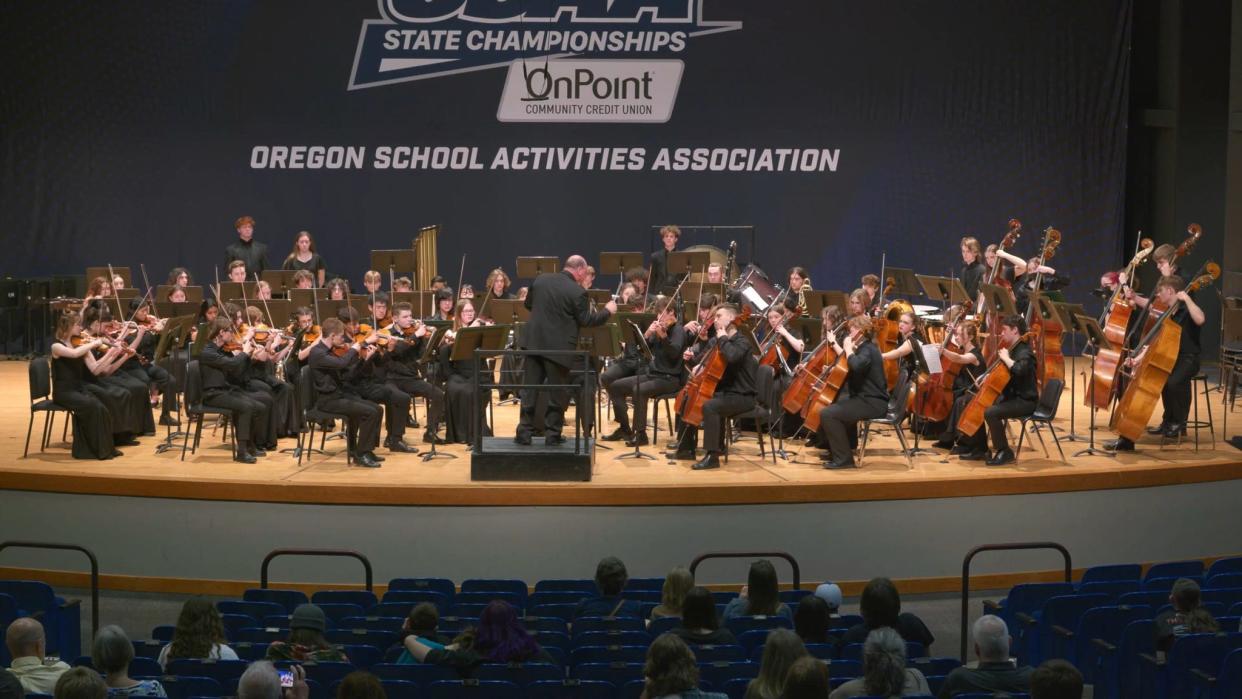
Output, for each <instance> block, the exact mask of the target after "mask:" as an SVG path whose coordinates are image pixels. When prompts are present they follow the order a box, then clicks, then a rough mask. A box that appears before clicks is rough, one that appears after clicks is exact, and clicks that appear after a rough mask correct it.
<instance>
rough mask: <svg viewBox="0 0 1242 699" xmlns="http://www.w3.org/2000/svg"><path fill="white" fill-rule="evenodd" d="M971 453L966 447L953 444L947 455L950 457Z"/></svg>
mask: <svg viewBox="0 0 1242 699" xmlns="http://www.w3.org/2000/svg"><path fill="white" fill-rule="evenodd" d="M971 451H972V449H971V448H970V447H968V446H965V445H962V444H954V445H953V448H952V449H950V450H949V455H950V456H961V455H962V454H969V453H970V452H971Z"/></svg>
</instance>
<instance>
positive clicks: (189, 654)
mask: <svg viewBox="0 0 1242 699" xmlns="http://www.w3.org/2000/svg"><path fill="white" fill-rule="evenodd" d="M224 641H225V638H224V622H223V621H221V620H220V612H218V611H216V607H215V605H214V604H212V603H211V602H208V601H207V600H205V599H203V598H202V597H193V598H191V599H188V600H186V603H185V604H184V605H182V606H181V615H180V616H178V617H177V628H176V629H175V630H173V638H172V643H169V644H168V645H166V646H164V647H163V648H162V649H161V650H160V656H159V663H160V667H163V668H167V667H168V661H169V660H172V659H173V658H192V659H196V660H198V659H202V660H237V652H236V651H234V650H233V649H232V648H230V647H228V645H227V644H225V642H224Z"/></svg>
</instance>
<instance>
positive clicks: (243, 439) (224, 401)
mask: <svg viewBox="0 0 1242 699" xmlns="http://www.w3.org/2000/svg"><path fill="white" fill-rule="evenodd" d="M203 404H204V405H208V406H211V407H213V408H223V409H225V410H232V411H233V429H235V430H237V445H238V446H239V447H244V446H246V444H248V443H249V444H253V445H263V446H271V445H272V444H275V442H274V441H272V442H267V441H265V440H267V439H268V431H269V429H270V422H271V415H272V396H271V394H270V393H265V392H263V391H243V390H241V389H233V390H229V391H213V392H211V393H210V394H207V395H205V396H203Z"/></svg>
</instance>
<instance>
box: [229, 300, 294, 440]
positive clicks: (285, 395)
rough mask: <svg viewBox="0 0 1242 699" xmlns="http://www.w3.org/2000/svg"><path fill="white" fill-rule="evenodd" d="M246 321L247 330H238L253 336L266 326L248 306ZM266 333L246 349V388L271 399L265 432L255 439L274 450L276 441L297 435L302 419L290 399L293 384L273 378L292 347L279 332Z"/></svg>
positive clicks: (259, 313)
mask: <svg viewBox="0 0 1242 699" xmlns="http://www.w3.org/2000/svg"><path fill="white" fill-rule="evenodd" d="M246 318H247V325H246V326H245V327H246V328H247V329H246V330H243V326H241V325H238V330H241V331H242V332H248V333H249V334H250V335H251V336H252V337H253V336H254V334H255V333H256V329H257V328H259V327H260V326H261V325H265V323H264V320H263V311H262V310H260V309H259V308H258V307H256V306H247V307H246ZM267 331H268V336H267V340H266V341H258V340H256V341H255V342H254V345H253V347H252V348H250V349H249V350H248V351H249V353H250V355H251V357H250V360H251V361H250V366H249V367H248V368H247V369H246V378H247V381H246V388H248V389H249V390H250V391H255V392H263V393H266V394H268V395H269V396H271V398H272V404H271V412H270V415H269V419H268V431H267V432H266V433H262V434H259V435H257V436H256V437H257V441H259V442H260V443H261V444H266V445H268V447H269V448H271V449H275V448H276V440H277V439H279V438H281V437H290V436H294V435H296V434H297V433H298V430H299V429H301V425H302V419H301V418H302V416H301V412H300V411H299V410H298V406H297V404H296V402H295V401H294V399H293V398H294V394H295V393H296V391H294V389H293V384H291V383H289V382H288V381H284V380H282V379H280V378H279V377H278V376H277V375H276V366H277V365H279V364H280V363H282V362H284V360H285V357H287V356H288V354H289V350H291V349H292V347H293V345H292V343H287V342H286V340H285V338H283V337H282V336H281V335H280V333H278V332H274V329H273V328H268V329H267Z"/></svg>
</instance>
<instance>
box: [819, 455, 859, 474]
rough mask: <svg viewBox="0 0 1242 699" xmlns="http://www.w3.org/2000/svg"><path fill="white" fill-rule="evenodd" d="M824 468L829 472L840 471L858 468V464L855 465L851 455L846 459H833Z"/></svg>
mask: <svg viewBox="0 0 1242 699" xmlns="http://www.w3.org/2000/svg"><path fill="white" fill-rule="evenodd" d="M824 468H826V469H828V470H829V471H840V470H843V469H847V468H858V464H856V463H854V457H853V456H852V455H851V456H847V457H845V458H844V459H833V460H832V461H829V462H827V463H825V464H824Z"/></svg>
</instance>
